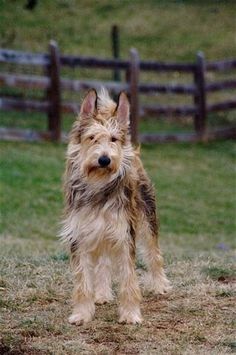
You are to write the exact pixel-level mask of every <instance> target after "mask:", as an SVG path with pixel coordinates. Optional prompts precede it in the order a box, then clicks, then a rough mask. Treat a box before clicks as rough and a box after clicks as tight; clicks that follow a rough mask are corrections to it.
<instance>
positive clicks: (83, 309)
mask: <svg viewBox="0 0 236 355" xmlns="http://www.w3.org/2000/svg"><path fill="white" fill-rule="evenodd" d="M94 313H95V305H94V303H92V302H87V303H86V302H84V303H81V304H79V305H77V306H76V307H75V308H74V310H73V313H72V315H71V316H70V317H69V323H71V324H77V325H81V324H83V323H88V322H90V321H91V320H92V319H93V316H94Z"/></svg>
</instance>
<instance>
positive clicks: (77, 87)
mask: <svg viewBox="0 0 236 355" xmlns="http://www.w3.org/2000/svg"><path fill="white" fill-rule="evenodd" d="M1 63H13V64H15V65H19V64H20V65H30V66H37V67H38V66H39V67H41V68H44V72H45V75H43V76H36V75H22V74H11V73H2V72H0V85H3V86H4V87H5V86H7V87H12V88H24V89H28V90H31V89H40V90H43V91H44V92H45V93H46V99H45V100H32V99H29V100H25V99H19V98H14V97H9V96H8V97H6V96H5V97H4V96H2V97H1V98H0V109H2V110H22V111H40V112H45V113H46V114H47V116H48V131H47V132H32V131H22V130H19V129H7V128H4V127H2V128H0V138H7V139H17V140H19V139H31V140H32V139H34V140H39V139H51V140H55V141H59V140H60V139H61V138H62V132H61V121H62V114H63V113H68V112H70V113H77V112H78V110H79V106H78V104H77V103H75V102H69V101H65V100H62V92H64V91H72V92H80V91H81V90H87V89H89V88H91V87H93V88H95V89H99V88H100V87H101V86H104V87H106V88H107V89H108V90H109V91H112V92H113V93H115V94H117V93H119V92H120V91H122V90H125V91H127V92H128V93H129V95H130V102H131V135H132V141H133V142H134V143H138V142H139V141H141V142H166V141H199V140H212V139H216V138H236V128H235V127H227V128H223V129H222V128H221V129H216V130H211V131H210V130H209V129H208V128H207V114H208V113H209V112H215V111H226V110H231V109H235V108H236V99H233V100H227V101H223V102H219V103H215V104H208V103H207V93H209V92H215V91H221V90H227V89H236V80H235V79H230V80H223V81H220V82H219V81H218V82H214V83H207V82H206V72H207V71H208V70H209V71H215V72H216V71H224V70H233V69H235V68H236V59H233V60H224V61H218V62H206V61H205V59H204V55H203V54H202V53H198V54H197V58H196V62H195V63H164V62H157V61H141V60H140V58H139V55H138V52H137V50H135V49H131V50H130V58H129V60H120V59H102V58H101V59H99V58H95V57H81V56H69V55H61V54H60V52H59V49H58V46H57V44H56V42H55V41H51V42H50V44H49V52H48V53H45V54H34V53H26V52H21V51H15V50H9V49H0V64H1ZM63 67H70V68H76V67H80V68H90V69H93V68H99V69H110V70H112V71H113V72H114V75H115V78H116V79H119V78H120V73H121V72H125V78H126V81H124V82H118V81H104V82H103V81H96V80H82V79H81V80H71V79H66V78H64V77H63V76H62V75H61V69H62V68H63ZM141 71H142V72H143V71H146V72H150V71H152V72H181V73H189V74H191V75H192V76H193V83H192V84H165V85H164V84H163V85H162V84H158V83H157V84H151V83H142V82H140V72H141ZM150 93H152V94H153V93H168V94H169V93H174V94H177V95H191V96H192V98H193V104H192V105H157V104H155V105H150V104H149V105H148V104H145V105H140V94H146V95H148V94H150ZM160 114H164V115H170V114H171V115H176V116H189V115H191V116H193V118H194V119H193V124H194V132H193V133H178V134H174V133H173V134H169V133H166V134H157V133H152V134H148V133H143V134H139V129H138V127H139V120H140V117H142V116H144V115H146V116H150V115H155V116H158V115H160Z"/></svg>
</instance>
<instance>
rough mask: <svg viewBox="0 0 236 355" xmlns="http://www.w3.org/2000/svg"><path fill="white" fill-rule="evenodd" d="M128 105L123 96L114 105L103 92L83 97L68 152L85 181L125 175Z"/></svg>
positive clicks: (128, 155) (128, 151) (128, 146)
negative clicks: (75, 160)
mask: <svg viewBox="0 0 236 355" xmlns="http://www.w3.org/2000/svg"><path fill="white" fill-rule="evenodd" d="M129 111H130V105H129V101H128V98H127V96H126V94H125V93H124V92H121V93H120V95H119V99H118V103H117V104H116V103H115V102H114V101H113V100H112V99H111V98H110V97H109V95H108V93H107V92H106V91H105V90H102V91H101V93H100V94H99V95H98V94H97V92H96V90H94V89H91V90H90V91H89V92H88V93H87V95H86V96H85V98H84V100H83V102H82V105H81V110H80V114H79V117H78V119H77V121H76V122H75V124H74V126H73V130H72V133H71V139H70V144H69V150H68V152H69V155H70V152H71V153H72V154H73V156H74V158H75V159H77V160H78V163H79V167H80V168H79V169H80V173H81V174H82V176H83V177H84V178H86V179H88V180H97V181H98V180H100V181H101V180H103V181H104V182H105V181H110V180H112V178H114V177H117V176H119V175H124V173H125V169H127V168H128V166H129V165H130V161H131V160H132V157H133V150H132V147H131V143H130V136H129V133H128V130H129Z"/></svg>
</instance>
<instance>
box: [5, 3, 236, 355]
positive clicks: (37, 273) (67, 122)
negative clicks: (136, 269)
mask: <svg viewBox="0 0 236 355" xmlns="http://www.w3.org/2000/svg"><path fill="white" fill-rule="evenodd" d="M25 2H26V1H25V0H19V1H18V0H9V1H8V0H3V1H0V47H4V48H14V49H18V50H27V51H35V52H46V51H47V46H48V42H49V40H50V39H51V38H53V39H55V40H56V41H57V42H58V44H59V47H60V50H61V52H62V53H66V54H82V55H85V56H91V55H96V56H99V57H110V56H111V44H110V37H109V36H110V28H111V26H112V25H113V24H117V25H118V26H119V27H120V37H121V57H122V58H127V57H128V56H129V48H130V47H136V48H137V49H138V51H139V53H140V56H141V58H142V59H153V60H163V61H167V60H168V61H194V60H195V56H196V52H197V51H198V50H202V51H204V53H205V56H206V58H207V59H208V60H218V59H226V58H233V57H236V46H235V29H236V27H235V13H236V3H235V1H233V0H227V1H211V0H207V1H200V0H199V1H196V0H182V1H180V0H169V1H163V0H147V1H142V0H136V1H128V0H122V1H118V0H117V1H108V0H100V1H94V0H91V1H87V0H86V1H85V0H80V1H79V0H56V1H50V0H44V1H38V5H37V7H36V9H35V10H34V11H33V12H29V11H27V10H25V9H24V4H25ZM20 70H21V71H22V72H23V73H27V74H29V73H35V74H38V73H37V72H36V71H35V68H27V70H26V68H25V67H23V66H21V67H20ZM0 71H2V72H4V71H10V72H14V71H15V68H14V66H12V65H7V66H4V65H3V64H0ZM232 74H235V73H232V72H230V73H227V72H226V73H225V74H224V75H225V77H226V78H232V79H233V75H232ZM63 75H66V76H68V77H73V78H78V79H79V78H82V77H84V78H93V79H95V76H96V78H103V79H104V80H105V79H107V78H111V73H110V72H105V73H101V72H100V71H96V73H95V71H93V72H91V71H90V70H88V69H86V70H80V69H79V70H75V71H73V70H71V71H69V70H68V71H65V72H63ZM231 75H232V77H231ZM222 78H223V76H217V75H215V74H214V73H208V76H207V80H208V81H215V80H218V79H222ZM144 79H145V80H146V79H148V80H152V81H153V82H158V83H162V82H166V81H168V82H171V83H173V84H174V83H178V82H187V81H188V82H189V81H191V78H190V77H187V76H185V75H183V76H180V75H179V73H172V74H168V75H165V74H158V75H156V76H155V77H154V76H153V77H150V75H149V76H147V77H145V78H144ZM0 90H1V91H0V96H1V95H2V94H3V95H8V94H11V93H13V91H14V90H13V91H12V89H9V88H6V87H1V88H0ZM14 94H15V95H16V97H21V96H22V94H23V96H24V95H25V97H29V95H32V96H33V97H38V96H39V93H38V91H37V90H36V91H35V92H30V93H27V92H26V91H23V90H22V91H21V90H15V91H14ZM215 95H218V96H215ZM223 95H224V96H221V97H219V93H217V94H215V93H214V94H212V97H208V99H209V100H213V101H214V100H215V99H216V98H217V100H218V99H221V100H223V99H225V98H228V99H230V98H234V96H235V91H233V90H228V91H225V92H224V94H223ZM67 98H68V97H67ZM70 99H71V100H79V97H75V96H73V97H71V98H70ZM154 100H155V101H156V102H158V103H160V104H161V103H167V102H168V103H170V104H172V103H173V104H174V103H182V102H183V99H182V98H180V96H178V95H176V96H175V97H174V95H168V96H164V95H158V96H155V97H154ZM190 100H191V98H190V99H189V102H186V103H191V102H190ZM0 115H1V125H3V126H8V127H21V128H31V129H40V130H41V129H43V130H45V128H46V117H45V116H43V115H42V114H38V113H24V114H23V113H22V112H18V113H16V112H2V111H1V112H0ZM72 119H73V118H72V116H64V117H63V129H64V130H66V131H67V130H68V129H69V127H70V126H71V121H72ZM208 119H209V121H210V123H211V124H212V125H214V126H219V125H225V124H226V123H230V124H232V123H233V122H234V121H235V111H229V112H228V113H224V112H222V113H220V114H212V115H211V116H209V117H208ZM140 126H141V130H142V131H149V132H153V131H154V130H158V132H161V131H163V130H168V131H171V132H173V131H174V132H176V131H179V130H181V131H186V130H189V129H191V127H192V121H191V118H187V120H180V121H176V120H173V119H169V120H166V121H162V120H147V121H146V122H141V125H140ZM65 150H66V146H65V145H63V144H53V143H42V144H38V143H18V142H0V164H1V171H0V174H1V175H0V209H1V211H0V212H1V216H0V217H1V225H0V270H1V273H0V354H15V355H21V354H22V355H23V354H27V355H41V354H45V355H48V354H52V355H54V354H56V355H61V354H66V355H67V354H88V355H90V354H117V355H123V354H132V355H134V354H148V355H149V354H163V355H164V354H173V355H176V354H186V355H187V354H191V355H192V354H214V355H215V354H219V355H221V354H231V353H233V352H234V351H235V350H236V342H235V337H234V335H235V334H234V329H235V317H234V307H235V281H236V270H235V232H236V219H235V216H236V182H235V181H236V173H235V170H234V166H235V165H234V164H235V153H236V149H235V143H234V142H232V141H227V142H215V143H210V144H195V145H189V144H166V145H144V146H143V147H142V158H143V162H144V165H145V167H146V169H147V171H148V174H149V175H150V177H151V179H152V181H153V183H154V184H155V188H156V191H157V197H158V209H159V214H160V223H161V231H160V242H161V247H162V250H163V254H164V257H165V268H166V271H167V274H168V277H169V279H170V280H171V283H172V286H173V289H172V291H171V292H170V293H169V294H167V295H165V296H154V295H151V294H145V295H144V298H143V301H142V313H143V316H144V322H143V324H142V325H141V326H127V325H119V324H118V323H117V300H115V301H114V302H113V303H111V304H109V305H103V306H99V307H97V311H96V317H95V320H94V321H93V322H91V323H90V324H87V325H83V326H81V327H76V326H71V325H69V323H68V322H67V318H68V316H69V314H70V310H71V303H70V297H71V290H72V276H71V273H70V268H69V260H68V256H67V254H66V252H65V250H64V249H63V247H62V245H61V244H60V242H59V240H58V238H57V233H58V230H59V228H60V218H61V214H62V209H63V200H62V192H61V190H62V189H61V185H62V184H61V178H62V174H63V169H64V156H65ZM138 265H139V264H138Z"/></svg>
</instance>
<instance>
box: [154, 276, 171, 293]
mask: <svg viewBox="0 0 236 355" xmlns="http://www.w3.org/2000/svg"><path fill="white" fill-rule="evenodd" d="M171 289H172V287H171V285H170V281H169V280H168V279H167V278H166V277H162V278H158V279H157V280H155V282H153V284H152V287H151V291H152V292H153V293H155V294H160V295H164V294H166V293H168V292H169V291H171Z"/></svg>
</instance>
